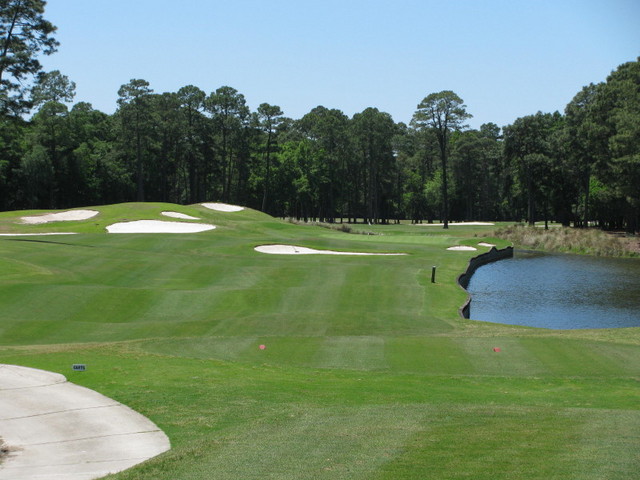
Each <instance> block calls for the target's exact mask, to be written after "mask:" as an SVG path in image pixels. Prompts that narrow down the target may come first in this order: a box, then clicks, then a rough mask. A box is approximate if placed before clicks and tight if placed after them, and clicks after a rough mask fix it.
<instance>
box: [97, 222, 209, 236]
mask: <svg viewBox="0 0 640 480" xmlns="http://www.w3.org/2000/svg"><path fill="white" fill-rule="evenodd" d="M214 228H216V226H215V225H209V224H207V223H184V222H165V221H162V220H136V221H133V222H120V223H114V224H113V225H109V226H108V227H107V232H109V233H199V232H206V231H207V230H213V229H214Z"/></svg>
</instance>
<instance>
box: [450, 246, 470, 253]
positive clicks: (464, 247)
mask: <svg viewBox="0 0 640 480" xmlns="http://www.w3.org/2000/svg"><path fill="white" fill-rule="evenodd" d="M447 250H456V251H460V252H473V251H475V250H478V249H477V248H476V247H468V246H466V245H456V246H455V247H449V248H447Z"/></svg>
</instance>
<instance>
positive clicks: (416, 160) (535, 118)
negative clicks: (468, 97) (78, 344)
mask: <svg viewBox="0 0 640 480" xmlns="http://www.w3.org/2000/svg"><path fill="white" fill-rule="evenodd" d="M44 4H45V2H43V1H41V0H4V1H3V2H1V3H0V7H1V8H2V10H1V13H0V21H1V22H2V28H1V29H0V36H1V37H2V39H1V40H0V42H2V43H0V100H1V102H2V103H1V104H0V209H2V210H12V209H36V208H37V209H44V208H46V209H49V208H70V207H77V206H86V205H99V204H109V203H119V202H127V201H157V202H172V203H179V204H188V203H197V202H202V201H212V200H217V201H223V202H227V203H234V204H241V205H245V206H249V207H252V208H256V209H260V210H262V211H264V212H267V213H269V214H272V215H276V216H283V217H294V218H298V219H303V220H309V219H313V220H320V221H326V222H335V221H352V222H354V221H366V222H370V223H387V222H393V221H398V220H400V219H410V220H412V221H414V222H423V221H424V222H432V221H443V222H444V224H445V228H446V226H447V223H448V221H449V220H460V221H462V220H479V219H486V220H489V219H490V220H516V221H526V222H529V223H533V222H535V221H542V220H544V221H552V220H554V221H560V222H562V223H563V224H566V225H568V224H574V225H576V226H587V225H593V224H594V223H595V224H597V225H599V226H601V227H603V228H607V229H625V230H628V231H638V229H639V221H640V63H639V61H638V60H636V61H633V62H628V63H625V64H623V65H621V66H619V67H618V68H617V69H616V70H615V71H613V72H612V73H611V75H610V76H609V77H608V78H607V79H606V80H605V81H603V82H601V83H598V84H591V85H588V86H586V87H584V88H583V89H582V90H581V91H580V92H577V94H576V95H575V97H574V98H573V100H572V101H571V102H570V103H569V104H568V105H567V106H566V108H565V111H564V112H563V113H559V112H555V113H542V112H538V113H535V114H532V115H528V116H524V117H521V118H518V119H516V120H515V121H514V122H513V123H512V124H511V125H507V126H504V127H503V128H500V127H498V126H497V125H496V124H493V123H487V124H484V125H482V126H481V127H480V128H479V129H470V128H468V127H467V126H466V124H465V122H466V120H467V119H468V118H470V117H471V115H470V113H468V112H467V107H466V105H465V104H464V102H463V100H462V99H461V98H460V97H459V96H458V95H456V94H455V93H454V92H452V91H442V92H437V93H432V94H430V95H427V96H426V97H425V98H424V99H423V100H422V101H421V102H420V103H419V104H418V106H417V108H416V111H415V114H414V116H413V118H412V120H411V122H410V123H409V124H404V123H397V122H395V121H394V120H393V119H392V117H391V115H389V114H388V113H385V112H382V111H380V110H378V109H376V108H372V107H370V108H366V109H365V110H363V111H362V112H360V113H357V114H355V115H353V116H352V117H349V116H347V115H345V114H344V113H343V112H342V111H340V110H338V109H330V108H326V107H324V106H318V107H316V108H314V109H312V110H311V111H310V112H308V113H307V114H306V115H304V116H303V117H302V118H299V119H292V118H288V117H286V116H285V115H284V113H283V112H282V110H281V109H280V108H279V107H278V106H276V105H271V104H268V103H263V104H261V105H260V106H258V108H257V109H256V110H255V111H252V110H251V109H250V108H249V106H248V105H247V103H246V100H245V97H244V96H243V95H242V94H241V93H240V92H238V91H237V90H235V89H234V88H232V87H229V86H222V87H220V88H218V89H216V90H215V91H212V92H205V91H203V90H201V89H200V88H198V87H196V86H193V85H187V86H185V87H183V88H181V89H179V90H178V91H177V92H165V93H156V92H154V91H153V89H152V87H151V85H150V84H149V83H148V82H147V81H145V80H142V79H132V80H131V81H129V82H128V83H126V84H124V85H122V87H121V88H120V89H119V91H118V100H117V109H116V111H115V113H113V114H106V113H103V112H100V111H98V110H96V109H94V108H93V107H92V106H91V104H89V103H86V102H80V103H76V104H72V102H73V98H74V94H75V84H74V83H73V82H72V81H71V80H70V79H68V78H67V77H66V76H65V75H63V74H62V73H61V72H59V71H53V72H48V73H45V72H42V71H40V70H41V69H40V66H39V64H38V63H37V60H36V57H37V55H38V54H40V53H45V54H47V53H52V52H53V51H55V48H56V47H57V43H56V42H55V40H53V38H52V34H53V32H54V31H55V27H53V26H52V25H50V24H49V23H48V22H46V21H45V20H44V19H43V18H42V14H43V12H44ZM18 7H21V8H22V10H19V9H18ZM27 7H29V8H27ZM40 7H42V8H40ZM12 8H13V10H12ZM30 8H31V9H30ZM21 12H22V13H21ZM24 12H29V13H30V16H29V15H26V14H24ZM20 15H23V18H22V21H21V22H16V18H19V17H20ZM12 22H13V23H12ZM29 22H31V23H29ZM27 24H29V25H30V27H29V28H27V27H25V26H24V25H27ZM20 28H22V32H21V33H20V35H17V34H16V32H17V30H18V29H20ZM38 29H39V30H38ZM36 31H39V32H40V33H39V36H38V37H33V38H31V40H29V39H26V38H27V36H28V35H29V34H32V35H35V33H34V32H36ZM25 39H26V40H25ZM20 42H23V44H22V45H20ZM28 48H31V51H28ZM25 52H26V53H25ZM27 60H28V61H27ZM28 78H31V83H30V84H29V83H28V82H27V81H26V79H28ZM27 84H28V86H25V85H27ZM27 112H29V114H27Z"/></svg>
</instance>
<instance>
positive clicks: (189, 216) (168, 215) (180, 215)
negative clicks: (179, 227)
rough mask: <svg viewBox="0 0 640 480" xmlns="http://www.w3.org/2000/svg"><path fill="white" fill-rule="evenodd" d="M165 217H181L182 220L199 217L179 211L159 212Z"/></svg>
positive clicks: (197, 218)
mask: <svg viewBox="0 0 640 480" xmlns="http://www.w3.org/2000/svg"><path fill="white" fill-rule="evenodd" d="M161 213H162V215H164V216H165V217H171V218H182V219H183V220H200V218H199V217H192V216H191V215H187V214H186V213H180V212H161Z"/></svg>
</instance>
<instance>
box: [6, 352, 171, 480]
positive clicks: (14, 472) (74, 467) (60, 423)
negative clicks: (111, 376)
mask: <svg viewBox="0 0 640 480" xmlns="http://www.w3.org/2000/svg"><path fill="white" fill-rule="evenodd" d="M0 438H1V439H2V440H3V442H4V446H3V448H8V450H9V454H8V455H6V456H4V457H3V458H2V459H1V460H0V480H36V479H37V480H60V479H65V480H91V479H95V478H99V477H102V476H105V475H107V474H109V473H115V472H119V471H122V470H126V469H128V468H130V467H132V466H134V465H137V464H138V463H142V462H144V461H145V460H148V459H149V458H152V457H155V456H156V455H159V454H161V453H163V452H165V451H167V450H169V449H170V448H171V445H170V443H169V439H168V437H167V436H166V435H165V434H164V432H162V430H160V429H159V428H158V427H157V426H156V425H155V424H154V423H153V422H152V421H151V420H149V419H148V418H146V417H144V416H143V415H141V414H140V413H138V412H136V411H134V410H132V409H131V408H129V407H127V406H125V405H122V404H121V403H118V402H116V401H115V400H112V399H110V398H108V397H105V396H104V395H101V394H99V393H97V392H95V391H93V390H90V389H88V388H84V387H81V386H79V385H75V384H73V383H71V382H68V381H67V379H66V378H65V377H64V375H60V374H58V373H53V372H47V371H44V370H38V369H34V368H27V367H20V366H16V365H4V364H0Z"/></svg>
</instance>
